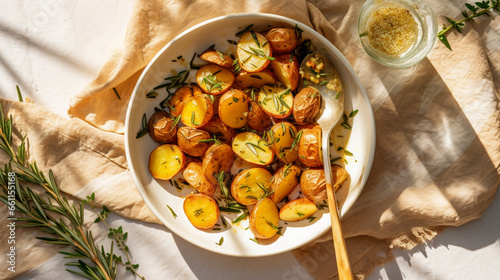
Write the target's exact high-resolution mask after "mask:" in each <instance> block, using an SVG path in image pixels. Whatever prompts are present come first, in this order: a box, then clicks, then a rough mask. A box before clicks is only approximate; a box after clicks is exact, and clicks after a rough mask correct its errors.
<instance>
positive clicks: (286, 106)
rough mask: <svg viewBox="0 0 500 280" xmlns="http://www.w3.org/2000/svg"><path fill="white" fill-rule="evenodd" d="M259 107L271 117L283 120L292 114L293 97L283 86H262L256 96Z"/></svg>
mask: <svg viewBox="0 0 500 280" xmlns="http://www.w3.org/2000/svg"><path fill="white" fill-rule="evenodd" d="M258 102H259V105H260V107H261V108H262V109H263V110H264V111H266V113H267V114H268V115H270V116H272V117H275V118H279V119H283V118H286V117H288V116H289V115H290V114H291V113H292V107H293V95H292V92H291V90H290V89H289V88H286V87H284V86H263V87H262V88H261V89H260V91H259V95H258Z"/></svg>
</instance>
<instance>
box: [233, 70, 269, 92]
mask: <svg viewBox="0 0 500 280" xmlns="http://www.w3.org/2000/svg"><path fill="white" fill-rule="evenodd" d="M276 81H277V79H276V76H275V75H274V73H273V72H272V71H271V70H269V69H264V70H262V71H260V72H253V73H251V72H247V71H245V70H241V71H240V72H239V73H238V75H236V78H235V80H234V84H235V86H237V87H238V88H240V89H245V88H250V87H253V88H261V87H263V86H265V85H274V84H275V83H276Z"/></svg>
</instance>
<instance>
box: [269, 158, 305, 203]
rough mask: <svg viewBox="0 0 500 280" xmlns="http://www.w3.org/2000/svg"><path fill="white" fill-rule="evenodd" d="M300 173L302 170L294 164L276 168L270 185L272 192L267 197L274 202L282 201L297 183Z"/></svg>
mask: <svg viewBox="0 0 500 280" xmlns="http://www.w3.org/2000/svg"><path fill="white" fill-rule="evenodd" d="M300 173H302V170H300V168H298V167H297V166H295V165H291V166H289V167H287V166H282V167H280V168H279V169H278V170H276V172H275V173H274V176H273V180H272V181H271V185H270V188H271V191H272V192H273V193H272V194H271V195H270V196H269V198H271V200H272V201H273V202H274V203H278V202H280V201H282V200H283V199H284V198H285V197H286V196H287V195H288V194H289V193H290V192H292V191H293V189H295V187H296V186H297V185H298V184H299V180H300V179H299V178H300Z"/></svg>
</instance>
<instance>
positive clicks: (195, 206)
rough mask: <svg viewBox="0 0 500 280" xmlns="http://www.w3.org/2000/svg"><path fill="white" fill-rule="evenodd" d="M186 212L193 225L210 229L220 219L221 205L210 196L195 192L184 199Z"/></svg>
mask: <svg viewBox="0 0 500 280" xmlns="http://www.w3.org/2000/svg"><path fill="white" fill-rule="evenodd" d="M183 208H184V213H186V216H187V218H188V220H189V221H190V222H191V224H192V225H193V226H195V227H196V228H199V229H209V228H211V227H213V226H214V225H215V224H216V223H217V221H218V220H219V215H220V212H219V207H218V206H217V202H216V201H215V200H214V199H213V198H211V197H210V196H207V195H204V194H201V193H194V194H190V195H188V196H186V199H184V204H183Z"/></svg>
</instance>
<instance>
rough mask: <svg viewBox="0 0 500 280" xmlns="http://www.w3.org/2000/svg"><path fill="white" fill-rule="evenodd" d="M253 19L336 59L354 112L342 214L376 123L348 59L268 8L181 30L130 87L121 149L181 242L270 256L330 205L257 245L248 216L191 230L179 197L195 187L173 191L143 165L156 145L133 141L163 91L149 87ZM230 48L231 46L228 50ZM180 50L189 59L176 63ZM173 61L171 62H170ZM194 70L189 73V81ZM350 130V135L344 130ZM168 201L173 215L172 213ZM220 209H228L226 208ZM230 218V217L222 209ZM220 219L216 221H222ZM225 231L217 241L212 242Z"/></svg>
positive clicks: (324, 227)
mask: <svg viewBox="0 0 500 280" xmlns="http://www.w3.org/2000/svg"><path fill="white" fill-rule="evenodd" d="M250 24H253V27H252V30H255V31H261V30H262V31H264V30H268V29H269V28H270V26H272V27H292V28H293V27H294V26H298V27H299V28H300V29H302V30H303V31H304V32H303V34H302V36H303V38H309V39H311V41H312V42H313V44H314V45H315V46H316V48H317V50H319V51H321V52H323V53H325V54H326V55H328V56H329V57H330V58H332V60H333V63H334V64H335V66H336V67H337V69H338V72H339V74H340V76H341V78H342V79H343V81H344V83H345V93H346V94H345V96H346V112H347V113H349V112H351V111H352V110H353V109H357V110H359V113H358V114H357V115H356V116H355V117H354V118H353V123H352V131H350V139H349V142H348V145H347V146H346V147H345V148H346V149H347V150H349V151H350V152H352V153H353V154H354V156H353V157H348V164H346V166H345V167H346V169H347V170H348V172H349V174H350V176H351V178H350V180H349V181H348V182H347V184H346V185H348V186H347V187H346V186H344V187H342V189H341V191H340V192H339V193H338V195H339V200H341V201H342V202H343V206H342V210H341V215H345V213H346V212H347V211H348V210H349V209H350V208H351V207H352V205H353V204H354V202H355V201H356V199H357V198H358V196H359V195H360V193H361V190H362V189H363V186H364V184H365V182H366V180H367V178H368V174H369V172H370V168H371V164H372V161H373V155H374V150H375V124H374V118H373V112H372V108H371V105H370V102H369V100H368V97H367V95H366V92H365V89H364V88H363V86H362V84H361V82H360V81H359V78H358V77H357V75H356V73H355V72H354V70H353V69H352V67H351V65H350V64H349V62H348V61H347V60H346V59H345V57H344V56H343V55H342V54H341V53H340V52H339V51H338V50H337V49H336V48H335V46H334V45H332V44H331V43H330V42H329V41H328V40H326V39H325V38H324V37H323V36H321V35H319V34H318V33H317V32H316V31H314V30H313V29H312V28H310V27H308V26H306V25H304V24H302V23H300V22H297V21H295V20H292V19H289V18H285V17H282V16H277V15H271V14H233V15H227V16H222V17H218V18H214V19H211V20H208V21H205V22H203V23H200V24H198V25H196V26H194V27H192V28H189V29H188V30H186V31H184V32H182V33H181V34H180V35H179V36H177V37H176V38H175V39H173V40H172V41H171V42H169V43H168V44H167V45H166V46H165V47H164V48H163V49H162V50H161V51H160V52H159V53H158V54H157V55H156V56H155V57H154V58H153V60H152V61H151V62H150V63H149V65H148V66H147V67H146V69H145V70H144V72H143V73H142V75H141V77H140V79H139V81H138V82H137V85H136V87H135V89H134V92H133V95H132V98H131V101H130V104H129V108H128V111H127V118H126V131H125V148H126V153H127V159H128V163H129V168H130V171H131V173H132V175H133V177H134V179H135V183H136V185H137V188H138V190H139V193H140V194H141V195H142V197H143V198H144V200H145V202H146V204H147V205H148V206H149V207H150V208H151V210H152V211H153V212H154V213H155V215H156V216H157V217H158V218H159V219H160V220H161V221H162V222H163V224H165V226H167V227H168V228H169V229H170V230H171V231H172V232H174V233H176V234H177V235H179V236H180V237H182V238H184V239H185V240H187V241H189V242H191V243H193V244H195V245H197V246H199V247H201V248H204V249H207V250H210V251H213V252H217V253H220V254H225V255H231V256H246V257H256V256H265V255H273V254H277V253H282V252H286V251H289V250H292V249H295V248H297V247H300V246H302V245H304V244H306V243H308V242H311V241H312V240H314V239H315V238H317V237H318V236H320V235H321V234H323V233H324V232H326V231H328V230H329V229H330V227H331V223H330V217H329V213H328V209H325V210H322V211H320V212H318V213H316V214H315V215H314V216H316V217H317V218H316V219H315V220H314V221H312V222H309V221H308V220H304V221H301V222H296V223H288V225H284V224H283V222H280V226H284V227H283V230H282V236H279V237H276V238H273V239H272V240H269V241H265V242H261V244H260V245H259V244H257V243H255V242H253V241H251V240H250V238H253V235H252V233H251V232H250V230H248V229H247V227H248V220H245V221H243V222H242V223H241V224H239V225H231V223H230V220H232V219H234V218H235V217H236V216H235V214H233V215H231V216H228V217H227V218H226V221H228V224H229V226H228V228H224V227H222V226H220V228H221V230H220V231H213V230H206V231H203V230H198V229H196V228H194V227H193V226H192V225H191V224H190V222H189V221H188V219H187V218H186V217H185V215H184V212H183V210H182V204H183V198H182V197H183V196H185V195H187V194H188V193H189V192H191V191H193V190H194V189H192V188H190V187H185V188H184V189H183V190H182V191H179V190H177V189H175V188H174V187H173V186H171V185H170V183H168V182H162V181H159V180H155V179H154V178H153V177H152V176H151V174H150V172H149V170H148V158H149V154H150V153H151V151H152V150H153V149H154V148H155V147H156V146H157V144H156V143H155V142H153V141H152V140H151V138H150V137H149V136H147V135H146V136H145V137H142V138H139V139H136V134H137V132H138V131H140V130H141V128H142V122H141V119H142V116H143V115H144V114H146V115H147V117H148V118H149V116H151V114H152V113H153V112H154V107H158V104H159V103H160V101H161V100H163V99H164V98H165V96H166V92H165V90H164V89H160V90H158V92H159V93H160V96H158V97H157V98H156V99H150V98H146V93H148V92H150V91H151V90H152V89H153V88H154V87H156V86H158V85H159V84H161V83H163V79H164V78H166V77H168V76H171V75H172V74H171V71H172V70H176V71H181V70H185V69H186V68H187V67H188V65H189V60H190V59H191V57H192V56H193V53H195V52H196V53H198V54H199V53H200V52H201V51H203V50H205V49H206V48H207V47H209V46H210V45H213V44H215V46H216V49H218V50H221V51H223V52H224V51H227V50H231V48H234V45H232V44H230V43H228V41H227V40H234V41H237V40H238V38H237V37H235V34H236V33H237V32H238V31H241V29H242V28H244V27H246V26H248V25H250ZM233 53H235V52H233ZM179 56H182V57H183V58H184V59H185V60H186V61H185V62H184V63H181V62H179V60H178V59H177V58H178V57H179ZM174 60H175V61H176V62H173V61H174ZM195 72H196V71H194V70H193V71H191V76H190V80H191V81H194V79H193V76H194V74H195ZM347 136H349V135H347ZM166 205H168V206H169V207H170V208H171V209H172V210H173V211H174V212H175V213H176V214H177V217H176V218H175V217H174V216H173V215H172V212H171V211H170V209H169V208H168V207H167V206H166ZM224 215H225V214H224ZM226 216H227V215H226ZM219 224H220V222H219ZM221 237H224V242H223V243H222V245H217V244H216V243H218V242H219V241H220V240H221Z"/></svg>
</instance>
